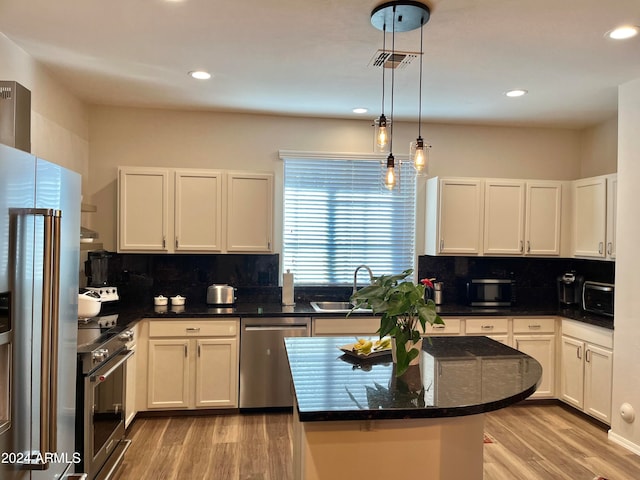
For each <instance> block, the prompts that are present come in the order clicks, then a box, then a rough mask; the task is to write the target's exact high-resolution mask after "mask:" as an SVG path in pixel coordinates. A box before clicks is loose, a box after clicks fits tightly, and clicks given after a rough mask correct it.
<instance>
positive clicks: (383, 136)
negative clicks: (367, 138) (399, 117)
mask: <svg viewBox="0 0 640 480" xmlns="http://www.w3.org/2000/svg"><path fill="white" fill-rule="evenodd" d="M389 123H390V122H389V121H387V117H385V116H384V113H383V114H382V115H380V118H378V119H377V120H376V146H377V147H378V150H379V151H381V152H383V151H385V149H386V148H387V145H388V144H389V130H388V127H389Z"/></svg>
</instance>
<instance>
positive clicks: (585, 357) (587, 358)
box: [584, 349, 591, 363]
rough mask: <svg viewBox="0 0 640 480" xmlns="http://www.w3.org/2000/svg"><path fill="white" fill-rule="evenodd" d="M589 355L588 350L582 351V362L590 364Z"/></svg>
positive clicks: (589, 351)
mask: <svg viewBox="0 0 640 480" xmlns="http://www.w3.org/2000/svg"><path fill="white" fill-rule="evenodd" d="M589 353H591V350H589V349H587V350H585V351H584V361H585V362H587V363H591V355H589Z"/></svg>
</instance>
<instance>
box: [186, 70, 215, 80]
mask: <svg viewBox="0 0 640 480" xmlns="http://www.w3.org/2000/svg"><path fill="white" fill-rule="evenodd" d="M189 76H190V77H193V78H197V79H198V80H209V79H210V78H211V74H210V73H209V72H205V71H204V70H193V71H191V72H189Z"/></svg>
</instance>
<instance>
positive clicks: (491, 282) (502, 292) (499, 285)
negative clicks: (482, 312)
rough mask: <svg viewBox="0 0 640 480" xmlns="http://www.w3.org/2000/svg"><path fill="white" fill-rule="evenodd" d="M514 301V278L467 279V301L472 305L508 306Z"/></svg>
mask: <svg viewBox="0 0 640 480" xmlns="http://www.w3.org/2000/svg"><path fill="white" fill-rule="evenodd" d="M515 302H516V282H515V280H508V279H502V278H472V279H470V280H468V281H467V303H468V304H469V305H471V306H472V307H509V306H511V305H513V304H514V303H515Z"/></svg>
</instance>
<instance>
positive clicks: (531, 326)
mask: <svg viewBox="0 0 640 480" xmlns="http://www.w3.org/2000/svg"><path fill="white" fill-rule="evenodd" d="M529 328H530V329H532V330H535V329H538V328H542V325H539V324H535V325H529Z"/></svg>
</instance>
